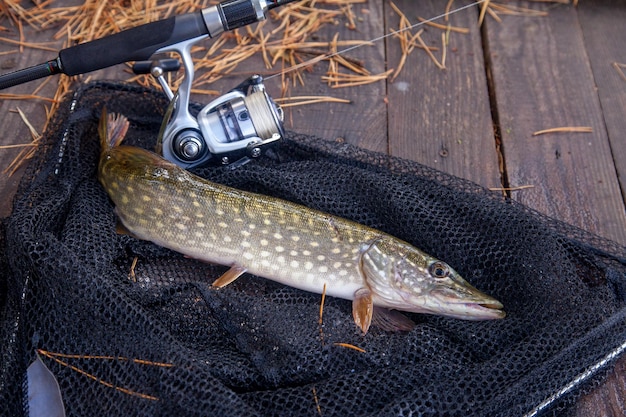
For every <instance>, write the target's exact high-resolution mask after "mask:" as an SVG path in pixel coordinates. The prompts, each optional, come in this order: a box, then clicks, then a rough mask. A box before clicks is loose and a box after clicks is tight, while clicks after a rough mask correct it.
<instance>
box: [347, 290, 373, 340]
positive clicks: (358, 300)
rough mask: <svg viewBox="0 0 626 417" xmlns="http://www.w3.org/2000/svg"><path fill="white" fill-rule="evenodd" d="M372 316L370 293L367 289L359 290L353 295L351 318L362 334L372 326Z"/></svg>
mask: <svg viewBox="0 0 626 417" xmlns="http://www.w3.org/2000/svg"><path fill="white" fill-rule="evenodd" d="M373 314H374V302H373V301H372V292H371V291H370V290H369V289H367V288H360V289H358V290H357V291H356V292H355V293H354V300H353V301H352V317H353V318H354V323H355V324H356V325H357V326H358V327H359V328H360V329H361V331H362V332H363V334H364V335H365V334H367V331H368V330H369V328H370V325H371V324H372V316H373Z"/></svg>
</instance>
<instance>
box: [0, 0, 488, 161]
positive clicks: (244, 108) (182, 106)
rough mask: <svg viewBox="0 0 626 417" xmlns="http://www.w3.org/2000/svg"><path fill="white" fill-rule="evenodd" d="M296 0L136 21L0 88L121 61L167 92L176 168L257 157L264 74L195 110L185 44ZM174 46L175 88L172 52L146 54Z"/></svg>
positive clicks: (167, 138)
mask: <svg viewBox="0 0 626 417" xmlns="http://www.w3.org/2000/svg"><path fill="white" fill-rule="evenodd" d="M293 1H295V0H225V1H222V2H221V3H219V4H217V5H215V6H211V7H208V8H205V9H202V10H201V11H199V12H195V13H189V14H184V15H180V16H175V17H170V18H168V19H164V20H160V21H156V22H152V23H148V24H145V25H141V26H137V27H134V28H131V29H128V30H125V31H122V32H119V33H116V34H114V35H110V36H106V37H104V38H100V39H96V40H94V41H90V42H85V43H82V44H78V45H75V46H72V47H69V48H66V49H63V50H61V51H60V52H59V56H58V57H57V58H56V59H53V60H50V61H47V62H45V63H42V64H39V65H35V66H33V67H29V68H26V69H22V70H18V71H15V72H12V73H9V74H4V75H0V90H2V89H4V88H8V87H12V86H15V85H18V84H22V83H25V82H29V81H33V80H36V79H39V78H43V77H47V76H50V75H54V74H65V75H70V76H71V75H78V74H84V73H87V72H91V71H95V70H98V69H103V68H108V67H110V66H113V65H117V64H121V63H124V62H128V61H136V62H135V64H134V66H133V71H134V72H135V73H137V74H142V73H143V74H151V75H152V76H153V77H154V78H155V79H156V80H157V81H158V82H159V84H160V85H161V87H162V89H163V91H164V93H165V94H166V96H167V97H168V99H169V100H170V108H169V109H168V113H169V115H168V116H167V117H166V119H167V120H165V121H164V128H163V129H162V135H161V136H160V138H159V140H160V144H159V147H160V149H161V152H162V154H163V157H164V158H166V159H167V160H169V161H171V162H174V163H176V164H178V165H180V166H181V167H183V168H193V167H197V166H201V165H205V164H207V163H217V164H223V165H228V164H233V163H236V165H235V166H237V164H243V163H246V162H248V161H250V160H252V159H254V158H259V157H260V156H262V155H264V154H265V152H266V151H267V150H268V149H270V148H271V147H272V146H274V145H275V144H276V143H278V142H279V141H280V139H282V138H283V136H284V129H283V112H282V109H281V108H280V107H279V106H278V105H276V103H275V102H274V101H273V100H272V98H271V97H270V96H269V95H268V94H267V92H266V91H265V86H264V84H263V78H262V77H261V76H260V75H253V76H252V77H250V78H249V79H247V80H245V81H244V82H242V83H241V84H239V85H238V86H236V87H235V88H233V89H232V90H230V91H228V92H227V93H225V94H223V95H221V96H220V97H218V98H217V99H215V100H213V101H211V102H210V103H209V104H207V105H206V106H205V107H204V108H202V109H201V110H200V111H199V112H198V113H197V115H192V113H191V112H190V109H189V104H190V95H191V87H192V83H193V80H194V65H193V59H192V57H191V47H192V46H193V45H194V44H196V43H197V42H200V41H202V40H205V39H207V38H213V37H215V36H217V35H218V34H220V33H222V32H224V31H229V30H233V29H236V28H239V27H242V26H246V25H249V24H252V23H255V22H258V21H261V20H264V19H265V16H266V14H267V12H268V11H269V10H271V9H274V8H276V7H279V6H282V5H285V4H287V3H291V2H293ZM484 1H486V0H477V1H475V2H473V3H469V4H467V5H464V6H462V7H459V8H457V9H454V10H450V11H447V12H446V13H443V14H441V15H438V16H435V17H432V18H430V19H428V20H425V21H422V22H419V23H416V24H414V25H412V26H409V27H407V28H404V29H401V30H399V31H392V32H391V33H388V34H385V35H382V36H380V37H378V38H375V39H373V40H371V41H364V42H363V43H362V44H357V45H355V46H352V47H349V48H346V49H343V50H340V51H338V52H335V53H329V54H326V55H323V56H320V57H317V58H314V59H312V60H310V61H306V62H303V63H300V64H298V65H294V66H292V67H289V68H287V69H284V70H283V71H281V72H279V73H277V74H273V75H270V76H268V77H267V79H270V78H274V77H276V76H279V75H281V74H285V73H288V72H291V71H295V70H297V69H299V68H302V67H305V66H310V65H312V64H314V63H316V62H318V61H321V60H323V59H328V58H331V57H333V56H336V55H341V54H344V53H346V52H348V51H352V50H354V49H356V48H359V47H361V46H364V45H366V44H369V43H371V42H376V41H379V40H382V39H384V38H386V37H388V36H393V35H395V34H398V33H400V32H402V31H405V30H410V29H413V28H416V27H419V26H421V25H424V24H426V23H428V22H432V21H434V20H437V19H440V18H442V17H444V16H449V15H451V14H454V13H458V12H460V11H462V10H465V9H468V8H470V7H473V6H476V5H479V4H481V3H483V2H484ZM165 52H175V53H177V54H178V55H179V56H180V60H181V61H182V65H183V67H184V70H185V75H184V78H183V79H182V81H181V83H180V86H179V88H178V91H177V92H176V94H174V93H173V92H172V90H171V89H170V87H169V85H168V84H167V81H166V80H165V77H164V73H165V72H168V71H177V70H178V69H179V68H180V65H181V63H180V62H179V61H178V59H153V60H151V61H149V59H151V58H152V57H153V56H154V55H158V54H161V53H165Z"/></svg>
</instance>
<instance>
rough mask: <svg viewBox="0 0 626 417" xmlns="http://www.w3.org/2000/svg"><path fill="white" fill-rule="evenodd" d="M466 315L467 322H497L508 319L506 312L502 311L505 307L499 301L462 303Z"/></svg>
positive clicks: (464, 317)
mask: <svg viewBox="0 0 626 417" xmlns="http://www.w3.org/2000/svg"><path fill="white" fill-rule="evenodd" d="M461 305H462V306H463V308H462V309H463V310H465V315H464V316H463V317H460V318H463V319H465V320H497V319H502V318H504V317H506V312H505V311H504V310H502V309H503V308H504V306H503V305H502V303H501V302H499V301H497V300H489V301H487V302H483V303H461Z"/></svg>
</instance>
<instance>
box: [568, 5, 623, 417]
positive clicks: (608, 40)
mask: <svg viewBox="0 0 626 417" xmlns="http://www.w3.org/2000/svg"><path fill="white" fill-rule="evenodd" d="M625 6H626V3H625V2H624V1H621V0H619V1H615V0H600V1H593V2H581V3H579V6H578V16H579V21H580V25H581V28H582V31H583V38H584V43H585V46H586V51H587V55H588V57H589V62H590V64H591V69H592V71H593V77H594V80H595V83H596V86H597V89H598V95H599V97H600V103H601V104H602V113H603V116H604V121H605V123H606V128H607V133H608V137H609V141H610V144H611V151H612V153H613V162H614V164H615V169H616V171H617V173H618V179H623V178H625V176H626V143H624V140H623V136H624V132H626V118H624V115H625V114H626V78H623V77H622V75H621V74H620V72H619V71H618V69H622V70H624V71H625V72H626V68H617V67H616V66H614V63H622V64H624V65H625V66H626V51H625V50H624V45H626V32H625V31H624V22H626V7H625ZM620 186H621V190H622V196H624V195H625V194H624V193H625V192H626V183H625V182H624V181H623V180H621V181H620ZM624 404H626V357H624V358H621V359H620V360H619V361H618V362H617V364H616V365H615V367H614V369H613V370H612V371H611V372H609V374H608V376H607V379H606V381H605V382H604V383H603V384H602V385H601V386H600V387H598V388H596V389H595V390H593V391H592V392H590V393H589V394H588V395H585V396H583V397H582V398H581V399H580V401H579V404H578V407H577V410H576V414H575V415H576V417H601V416H620V415H624V414H625V413H626V410H625V409H624Z"/></svg>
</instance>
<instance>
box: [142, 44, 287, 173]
mask: <svg viewBox="0 0 626 417" xmlns="http://www.w3.org/2000/svg"><path fill="white" fill-rule="evenodd" d="M204 38H205V37H198V38H194V39H190V40H188V41H185V42H181V43H179V44H175V45H171V46H169V47H168V48H167V49H163V50H159V51H158V52H172V51H173V52H177V53H178V54H179V55H180V57H181V59H182V64H183V66H184V69H185V78H184V79H183V81H182V82H181V84H180V87H179V89H178V92H177V94H174V93H173V92H172V91H171V89H170V88H169V85H168V84H167V82H166V81H165V77H164V76H163V74H164V72H166V71H172V70H177V69H178V68H179V67H180V64H179V63H178V62H177V60H172V59H165V60H154V61H146V62H138V63H136V64H135V66H134V67H133V70H134V71H135V72H136V73H148V72H149V73H151V74H152V75H153V76H154V77H155V78H156V79H157V80H158V81H159V84H160V85H161V87H162V88H163V90H164V92H165V94H166V95H167V96H168V98H169V99H170V100H171V101H172V102H173V103H172V104H173V112H172V116H171V117H170V119H169V120H168V121H167V124H166V126H165V128H164V129H163V130H162V132H163V135H162V138H161V145H162V153H163V157H164V158H165V159H167V160H169V161H171V162H174V163H176V164H177V165H179V166H181V167H183V168H193V167H197V166H202V165H206V164H223V165H227V164H234V163H236V164H242V163H246V162H248V161H250V160H252V159H254V158H258V157H260V156H262V155H263V154H264V153H265V151H266V150H267V149H268V148H269V147H270V146H272V145H274V144H276V143H277V142H278V141H279V140H280V139H281V138H282V137H283V136H284V130H283V112H282V109H281V108H280V107H279V106H278V105H276V103H274V101H273V100H272V99H271V97H270V96H269V95H268V94H267V92H266V91H265V86H264V84H263V78H262V77H261V76H260V75H253V76H252V77H250V78H249V79H247V80H245V81H244V82H242V83H241V84H239V85H238V86H236V87H235V88H233V89H232V90H230V91H229V92H227V93H225V94H223V95H222V96H220V97H218V98H216V99H215V100H213V101H211V102H210V103H209V104H207V105H206V106H205V107H204V108H202V110H200V112H199V113H198V114H197V116H196V117H194V116H193V115H192V114H191V112H190V110H189V102H190V92H191V85H192V83H193V77H194V68H193V61H192V58H191V53H190V50H191V46H192V45H193V44H194V43H196V42H198V41H200V40H202V39H204Z"/></svg>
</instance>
